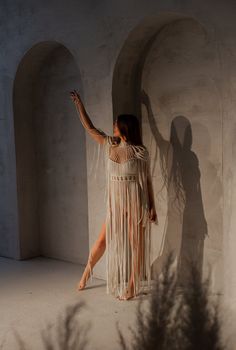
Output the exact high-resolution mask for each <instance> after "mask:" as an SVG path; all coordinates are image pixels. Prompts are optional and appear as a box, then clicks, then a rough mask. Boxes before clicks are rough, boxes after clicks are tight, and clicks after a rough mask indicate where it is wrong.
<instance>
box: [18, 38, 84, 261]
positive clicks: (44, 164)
mask: <svg viewBox="0 0 236 350" xmlns="http://www.w3.org/2000/svg"><path fill="white" fill-rule="evenodd" d="M75 88H76V89H77V88H79V90H80V92H81V94H83V91H82V84H81V78H80V72H79V69H78V67H77V65H76V62H75V59H74V57H73V55H72V54H71V52H70V51H69V50H68V49H67V48H66V47H65V46H63V45H62V44H60V43H58V42H53V41H45V42H40V43H38V44H36V45H34V46H33V47H32V48H31V49H30V50H28V51H27V52H26V54H25V55H24V57H23V58H22V60H21V62H20V63H19V66H18V69H17V72H16V77H15V82H14V93H13V105H14V129H15V151H16V169H17V196H18V213H19V215H18V216H19V242H20V258H21V259H27V258H32V257H36V256H40V255H42V256H46V257H51V258H56V259H61V260H66V261H72V262H78V263H82V264H83V263H85V262H86V259H87V254H88V249H89V248H88V212H87V208H88V200H87V170H86V148H85V132H84V128H83V127H82V125H81V123H80V121H79V119H78V116H77V115H76V111H75V107H74V105H73V103H72V101H71V98H70V95H69V92H70V91H71V90H72V89H75Z"/></svg>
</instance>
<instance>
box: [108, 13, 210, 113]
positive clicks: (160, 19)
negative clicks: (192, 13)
mask: <svg viewBox="0 0 236 350" xmlns="http://www.w3.org/2000/svg"><path fill="white" fill-rule="evenodd" d="M183 20H192V21H195V22H196V23H198V24H200V23H199V21H198V20H196V19H195V18H193V17H189V16H188V15H184V14H182V13H177V12H163V13H159V14H158V15H156V16H153V17H148V18H145V19H144V20H143V21H141V22H140V23H139V24H138V25H137V26H136V27H135V28H134V29H133V30H132V31H131V32H130V33H129V35H128V37H127V38H126V40H125V42H124V44H123V46H122V48H121V50H120V52H119V54H118V57H117V60H116V64H115V68H114V73H113V80H112V101H113V116H114V118H115V117H116V116H117V115H118V114H121V113H134V114H136V115H137V117H138V118H139V119H140V118H141V106H140V87H141V80H142V71H143V66H144V62H145V59H146V56H147V53H148V52H149V50H150V48H151V47H152V44H153V42H154V41H155V40H156V38H157V37H158V35H159V34H160V33H161V31H163V30H164V29H165V28H166V27H167V26H168V25H170V24H173V23H174V22H176V21H183ZM200 25H201V27H202V30H203V31H204V32H205V28H204V26H203V25H202V24H200Z"/></svg>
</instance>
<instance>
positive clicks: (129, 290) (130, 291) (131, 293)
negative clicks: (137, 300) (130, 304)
mask: <svg viewBox="0 0 236 350" xmlns="http://www.w3.org/2000/svg"><path fill="white" fill-rule="evenodd" d="M134 296H135V294H134V284H133V283H132V284H131V285H129V286H128V288H126V290H125V293H124V295H122V296H118V299H119V300H129V299H131V298H133V297H134Z"/></svg>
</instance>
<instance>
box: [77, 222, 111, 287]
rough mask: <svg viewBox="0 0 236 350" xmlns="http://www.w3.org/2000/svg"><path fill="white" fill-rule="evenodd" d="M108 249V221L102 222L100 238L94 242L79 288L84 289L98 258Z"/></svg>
mask: <svg viewBox="0 0 236 350" xmlns="http://www.w3.org/2000/svg"><path fill="white" fill-rule="evenodd" d="M105 249H106V223H105V222H104V223H103V224H102V227H101V230H100V233H99V236H98V239H97V240H96V242H95V243H94V245H93V247H92V249H91V251H90V253H89V258H88V262H87V265H86V267H85V269H84V272H83V275H82V277H81V280H80V281H79V283H78V285H77V290H82V289H84V287H85V285H86V283H87V280H88V279H89V277H90V270H92V269H93V267H94V265H95V264H96V263H97V262H98V260H99V259H100V258H101V257H102V255H103V254H104V252H105Z"/></svg>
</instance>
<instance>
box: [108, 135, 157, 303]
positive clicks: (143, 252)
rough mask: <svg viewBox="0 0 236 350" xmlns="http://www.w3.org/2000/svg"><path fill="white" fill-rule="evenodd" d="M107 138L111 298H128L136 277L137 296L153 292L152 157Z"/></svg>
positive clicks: (109, 287)
mask: <svg viewBox="0 0 236 350" xmlns="http://www.w3.org/2000/svg"><path fill="white" fill-rule="evenodd" d="M113 140H114V137H112V136H107V135H106V138H105V142H104V147H105V158H106V160H107V162H106V167H107V171H106V174H107V176H106V181H107V183H106V203H107V214H106V277H107V289H106V292H107V294H112V295H114V296H116V297H118V296H122V295H124V294H125V290H126V288H127V287H128V282H129V279H130V278H131V276H132V279H133V283H134V295H135V296H137V295H138V294H140V293H142V292H144V293H145V292H148V291H149V290H150V289H151V260H150V255H151V254H150V251H151V235H150V232H151V221H150V219H149V195H148V184H147V177H149V179H151V176H150V168H149V153H148V151H147V149H146V147H144V146H137V145H131V144H128V143H126V142H125V141H122V140H121V142H120V143H119V144H118V145H117V144H114V142H113Z"/></svg>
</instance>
